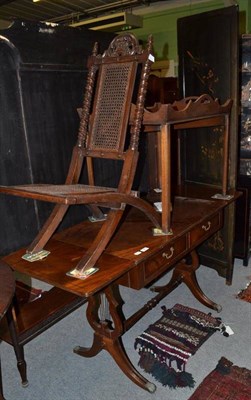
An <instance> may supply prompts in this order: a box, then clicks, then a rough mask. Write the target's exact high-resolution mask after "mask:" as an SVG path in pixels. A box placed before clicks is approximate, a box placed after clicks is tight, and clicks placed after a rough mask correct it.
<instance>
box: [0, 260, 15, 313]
mask: <svg viewBox="0 0 251 400" xmlns="http://www.w3.org/2000/svg"><path fill="white" fill-rule="evenodd" d="M14 292H15V278H14V273H13V271H12V269H11V268H10V267H9V265H7V264H6V263H5V262H3V261H0V319H1V318H2V317H3V316H4V314H5V313H6V311H7V310H8V307H9V305H10V303H11V301H12V298H13V295H14Z"/></svg>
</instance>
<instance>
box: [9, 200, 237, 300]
mask: <svg viewBox="0 0 251 400" xmlns="http://www.w3.org/2000/svg"><path fill="white" fill-rule="evenodd" d="M228 204H229V202H228V201H225V200H212V199H210V200H206V199H195V198H188V197H180V196H178V197H177V198H176V199H175V202H174V207H173V215H172V218H173V221H172V229H173V235H170V236H169V235H168V236H167V235H165V236H153V234H152V228H153V226H152V223H151V221H149V220H148V219H147V217H146V216H145V215H144V214H143V213H141V212H139V211H137V210H135V209H132V210H131V211H130V212H129V213H128V215H127V216H126V218H125V220H124V221H123V223H122V224H121V226H120V228H119V229H118V231H117V232H116V234H115V235H114V237H113V239H112V240H111V242H110V244H109V245H108V246H107V249H106V250H105V252H104V253H103V254H102V256H101V257H100V259H99V260H98V262H97V265H96V266H97V267H98V269H99V270H98V272H96V273H95V274H93V275H90V276H89V277H88V278H86V279H85V280H81V279H77V278H74V277H69V276H68V275H66V273H67V272H69V271H70V270H72V269H73V268H74V267H75V266H76V264H77V262H78V261H79V260H80V259H81V257H82V256H83V254H84V253H85V250H86V249H87V248H88V247H89V245H90V243H91V242H92V241H93V239H94V238H95V236H96V234H97V231H98V230H99V229H100V226H101V224H102V222H95V223H92V222H90V221H84V222H83V223H80V224H78V225H75V226H73V227H71V228H68V229H66V230H64V231H62V232H60V233H57V234H55V235H54V236H53V237H52V239H50V241H49V242H48V243H47V245H46V246H45V249H46V250H49V251H50V252H51V253H50V254H49V256H48V257H46V258H44V259H43V260H39V261H34V262H28V261H26V260H23V259H22V258H21V257H22V255H23V254H24V253H25V249H24V248H23V249H20V250H18V251H17V252H14V253H12V254H10V255H8V256H5V257H4V258H3V260H4V261H6V262H7V263H8V264H10V265H11V266H12V268H13V269H14V270H17V271H19V272H22V273H25V274H27V275H29V276H31V277H33V278H36V279H39V280H42V281H44V282H47V283H49V284H51V285H53V286H57V287H60V288H61V289H64V290H67V291H69V292H72V293H74V294H77V295H80V296H90V295H93V294H94V293H96V292H98V291H100V290H102V289H103V288H104V287H106V286H108V285H109V284H110V283H112V282H115V281H116V280H118V279H119V278H121V277H122V276H123V275H124V274H126V273H127V272H129V271H130V270H131V269H133V268H134V267H135V266H136V265H138V264H139V263H142V262H145V261H146V260H147V259H149V257H154V256H155V255H156V254H157V253H158V252H159V251H161V250H162V249H163V248H164V247H165V246H167V245H169V244H172V243H175V241H177V240H179V239H180V238H181V236H182V235H186V234H187V232H188V231H189V230H191V229H193V228H194V227H196V226H197V225H198V224H199V223H200V222H202V221H204V219H205V218H206V217H207V216H213V215H214V214H216V213H218V212H220V211H221V210H222V209H223V208H224V207H226V206H227V205H228ZM144 248H146V249H147V250H146V251H142V249H144Z"/></svg>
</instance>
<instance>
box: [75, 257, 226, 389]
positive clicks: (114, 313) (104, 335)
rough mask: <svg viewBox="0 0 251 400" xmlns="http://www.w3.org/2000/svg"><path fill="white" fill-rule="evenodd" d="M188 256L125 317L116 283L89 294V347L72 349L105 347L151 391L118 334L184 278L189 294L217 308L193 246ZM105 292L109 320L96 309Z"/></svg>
mask: <svg viewBox="0 0 251 400" xmlns="http://www.w3.org/2000/svg"><path fill="white" fill-rule="evenodd" d="M189 256H190V259H189V260H188V261H186V259H183V260H182V261H180V262H179V263H177V264H176V266H175V267H174V271H173V275H172V278H171V279H170V281H169V283H168V284H167V285H164V286H161V287H153V288H152V290H153V291H156V292H158V294H157V295H156V296H155V297H154V298H153V299H151V300H150V301H149V302H148V303H147V304H145V305H144V306H143V307H142V308H141V309H140V310H138V311H137V312H136V313H135V314H133V315H132V316H131V317H129V318H128V319H125V317H124V314H123V311H122V305H123V300H122V298H121V296H120V293H119V286H118V285H117V284H112V285H110V286H108V287H107V288H106V289H104V291H103V293H101V294H100V293H98V294H95V295H94V296H91V297H90V298H89V303H88V308H87V318H88V321H89V323H90V325H91V327H92V328H93V329H94V338H93V343H92V346H91V347H90V348H86V347H81V346H77V347H75V348H74V352H75V353H76V354H78V355H80V356H83V357H94V356H96V355H97V354H98V353H99V352H100V351H101V350H107V351H108V353H110V355H111V356H112V357H113V359H114V360H115V362H116V363H117V365H118V366H119V368H120V369H121V370H122V371H123V372H124V374H125V375H126V376H127V377H128V378H129V379H130V380H131V381H132V382H134V383H135V384H136V385H138V386H140V387H141V388H143V389H145V390H147V391H149V392H150V393H153V392H154V391H155V390H156V386H155V385H154V384H153V383H151V382H149V381H148V380H146V379H145V378H144V377H143V376H142V375H141V374H140V373H139V372H138V371H137V370H136V369H135V368H134V366H133V365H132V363H131V361H130V359H129V358H128V356H127V354H126V352H125V349H124V347H123V343H122V339H121V337H122V335H123V334H124V333H125V332H126V331H127V330H129V329H130V328H131V327H132V326H133V325H134V324H135V323H136V322H137V321H138V320H139V319H140V318H142V317H143V316H144V315H145V314H146V313H147V312H148V311H150V310H151V309H152V308H154V307H155V306H156V305H157V304H158V303H159V301H160V300H162V299H163V298H164V297H165V296H166V295H167V294H169V293H170V292H171V291H172V290H174V289H175V288H176V287H177V286H178V285H179V284H181V283H182V282H184V283H185V284H186V285H187V286H188V288H189V289H190V290H191V292H192V293H193V295H194V296H195V297H196V298H197V299H198V300H199V301H200V302H201V303H202V304H204V305H206V306H207V307H209V308H212V309H214V310H217V311H220V310H221V306H220V305H218V304H216V303H214V302H213V301H212V300H210V299H209V298H208V297H207V296H206V295H205V294H204V293H203V291H202V290H201V288H200V286H199V284H198V281H197V278H196V274H195V271H196V270H197V269H198V268H199V260H198V256H197V253H196V251H195V250H193V251H192V252H191V253H190V254H189ZM103 294H104V295H105V297H106V299H107V301H108V304H109V311H110V315H111V320H106V319H104V320H103V321H102V320H100V317H99V310H100V307H101V306H102V297H101V296H102V295H103Z"/></svg>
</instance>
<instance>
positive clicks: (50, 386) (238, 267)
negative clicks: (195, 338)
mask: <svg viewBox="0 0 251 400" xmlns="http://www.w3.org/2000/svg"><path fill="white" fill-rule="evenodd" d="M250 267H251V265H249V267H243V266H242V261H241V260H235V267H234V278H233V284H232V285H231V286H228V285H226V284H225V280H224V279H223V278H221V277H219V276H218V274H217V273H216V272H215V271H214V270H212V269H209V268H206V267H203V266H202V267H201V268H200V269H199V271H198V273H197V277H198V280H199V282H200V285H201V287H202V289H203V290H204V291H205V292H206V294H207V295H208V296H209V297H210V298H212V299H214V301H216V302H217V303H219V304H221V305H222V307H223V309H222V312H221V313H220V314H217V313H216V312H213V315H216V316H221V318H222V320H223V322H224V323H225V324H227V325H229V326H230V327H231V328H232V330H233V331H234V334H233V335H232V336H230V337H228V338H226V337H224V336H222V335H221V334H220V333H219V332H216V333H215V334H214V335H213V336H211V337H210V339H209V340H208V341H207V342H206V343H204V345H203V346H202V347H201V348H200V349H199V350H198V351H197V353H196V354H195V355H194V356H193V357H191V358H190V360H189V361H188V364H187V371H189V372H190V373H192V374H193V376H194V379H195V380H196V386H197V385H198V384H199V383H200V382H201V381H202V380H203V378H204V377H205V376H206V375H207V374H208V373H209V372H210V371H211V370H212V369H214V367H215V366H216V364H217V362H218V360H219V359H220V357H221V356H225V357H227V358H228V359H229V360H231V361H232V362H234V363H235V364H237V365H239V366H242V367H246V368H249V369H251V350H250V349H251V347H250V343H251V341H250V339H251V304H250V303H247V302H244V301H241V300H239V299H236V298H235V295H236V294H237V293H238V292H239V290H241V289H242V288H244V287H245V286H246V284H247V283H248V282H249V281H250V280H251V268H250ZM168 278H169V274H168V275H167V276H166V277H165V279H164V278H162V280H161V283H164V282H165V281H167V279H168ZM33 284H35V285H36V286H37V287H38V282H36V281H35V282H34V283H33ZM122 296H123V298H124V300H125V303H126V304H125V306H124V312H125V314H126V315H130V314H131V313H132V312H134V311H136V310H137V308H139V307H141V306H142V305H143V304H145V303H146V301H147V300H149V299H150V298H151V296H152V294H151V292H150V291H149V290H147V289H143V290H141V291H134V290H131V289H127V288H122ZM175 303H181V304H184V305H187V306H190V307H194V308H197V309H200V310H201V311H204V312H209V309H207V308H206V307H204V306H203V305H201V304H200V303H198V301H197V300H196V299H195V298H194V297H193V296H192V295H191V294H190V292H189V291H188V289H187V288H186V287H185V286H183V285H181V286H180V287H178V288H177V289H176V290H175V291H174V292H173V293H171V294H170V295H169V296H168V297H166V298H165V299H164V300H163V301H162V302H161V303H160V304H159V305H158V306H157V307H156V308H155V309H154V310H152V311H151V312H149V313H148V314H147V315H146V316H144V318H142V319H141V320H140V321H139V322H138V323H137V324H136V325H135V326H134V327H133V328H131V330H130V331H128V332H127V333H126V334H125V335H124V337H123V343H124V346H125V349H126V351H127V354H128V356H129V357H130V359H131V361H132V362H133V364H134V365H135V366H137V361H138V355H137V353H136V352H135V350H134V339H135V337H136V336H137V335H139V334H140V333H141V332H142V331H143V330H144V329H146V328H147V327H148V325H149V324H150V323H152V322H154V321H155V320H156V319H158V318H159V317H160V316H161V305H163V304H165V305H166V306H167V307H168V308H171V307H172V306H173V305H174V304H175ZM91 342H92V330H91V328H89V326H88V323H87V321H86V317H85V306H82V307H81V308H80V309H78V310H77V311H75V312H74V313H72V314H71V315H70V316H68V317H67V318H65V319H64V320H62V321H60V322H59V323H58V324H57V325H55V326H53V327H52V328H50V329H49V330H47V331H46V332H44V333H43V334H42V335H40V336H39V337H37V338H36V339H34V340H33V341H32V342H30V343H28V344H27V345H26V346H25V356H26V361H27V364H28V378H29V386H28V387H26V388H23V387H22V386H21V385H20V379H19V374H18V372H17V369H16V361H15V356H14V352H13V349H12V347H11V346H9V345H7V344H6V343H1V346H0V351H1V358H2V370H3V371H2V372H3V384H4V394H5V398H6V400H59V399H60V400H62V399H64V400H106V399H107V400H108V399H109V400H115V399H116V400H122V399H123V400H124V399H132V400H140V399H142V400H143V399H144V400H150V399H157V400H174V399H175V400H187V399H188V398H189V396H191V394H192V392H193V390H194V389H176V390H170V389H167V388H165V387H163V386H161V384H159V383H157V382H154V381H153V380H152V381H153V382H154V383H155V384H156V386H157V390H156V392H155V393H154V394H150V393H148V392H146V391H144V390H142V389H141V388H139V387H138V386H136V385H135V384H133V383H132V382H131V381H130V380H129V379H128V378H127V377H126V376H125V375H124V374H123V373H122V372H121V370H120V369H119V368H118V367H117V366H116V364H115V362H114V360H113V359H112V358H111V357H110V355H109V354H108V353H107V352H105V351H102V352H101V353H100V354H99V355H98V356H96V357H95V358H89V359H87V358H82V357H79V356H77V355H76V354H74V353H73V351H72V349H73V347H75V346H76V345H83V346H89V345H91ZM141 372H142V371H141ZM143 375H144V374H143ZM145 376H146V377H147V379H149V380H151V378H150V377H149V376H148V375H147V374H145Z"/></svg>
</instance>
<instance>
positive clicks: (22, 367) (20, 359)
mask: <svg viewBox="0 0 251 400" xmlns="http://www.w3.org/2000/svg"><path fill="white" fill-rule="evenodd" d="M13 312H14V307H13V306H12V307H10V308H9V310H8V311H7V312H6V318H7V321H8V327H9V331H10V337H11V341H12V345H13V348H14V351H15V355H16V359H17V368H18V371H19V374H20V376H21V382H22V386H24V387H26V386H28V384H29V382H28V380H27V367H26V361H25V359H24V348H23V345H20V343H19V341H18V334H17V330H16V326H15V321H14V318H13Z"/></svg>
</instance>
